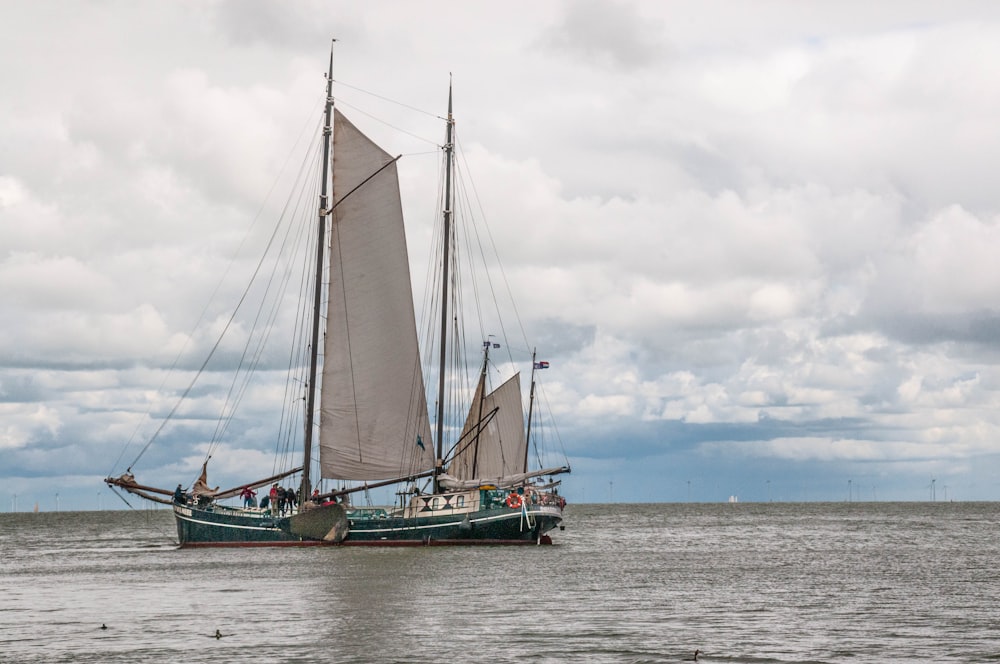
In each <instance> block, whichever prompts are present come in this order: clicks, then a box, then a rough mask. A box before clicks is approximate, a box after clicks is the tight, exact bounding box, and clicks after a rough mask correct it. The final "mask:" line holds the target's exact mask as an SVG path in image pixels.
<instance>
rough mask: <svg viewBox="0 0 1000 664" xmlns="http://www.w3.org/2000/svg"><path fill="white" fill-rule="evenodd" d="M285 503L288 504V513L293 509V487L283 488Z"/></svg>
mask: <svg viewBox="0 0 1000 664" xmlns="http://www.w3.org/2000/svg"><path fill="white" fill-rule="evenodd" d="M285 504H286V505H287V506H288V513H289V514H291V513H292V510H294V509H295V489H293V488H292V487H288V488H287V489H285Z"/></svg>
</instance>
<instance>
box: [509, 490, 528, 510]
mask: <svg viewBox="0 0 1000 664" xmlns="http://www.w3.org/2000/svg"><path fill="white" fill-rule="evenodd" d="M523 504H524V501H523V500H522V499H521V496H520V494H517V493H509V494H507V507H510V508H511V509H515V510H516V509H517V508H518V507H520V506H521V505H523Z"/></svg>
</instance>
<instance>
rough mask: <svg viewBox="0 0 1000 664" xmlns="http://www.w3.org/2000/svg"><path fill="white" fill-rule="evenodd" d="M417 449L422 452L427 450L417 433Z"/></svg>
mask: <svg viewBox="0 0 1000 664" xmlns="http://www.w3.org/2000/svg"><path fill="white" fill-rule="evenodd" d="M417 447H419V448H420V449H422V450H426V449H427V448H426V447H424V441H423V440H421V439H420V434H419V433H418V434H417Z"/></svg>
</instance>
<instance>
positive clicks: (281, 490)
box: [277, 486, 286, 516]
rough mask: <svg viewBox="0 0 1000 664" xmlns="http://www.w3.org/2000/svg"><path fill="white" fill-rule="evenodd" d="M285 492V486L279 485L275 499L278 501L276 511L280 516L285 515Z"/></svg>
mask: <svg viewBox="0 0 1000 664" xmlns="http://www.w3.org/2000/svg"><path fill="white" fill-rule="evenodd" d="M285 493H286V492H285V487H283V486H279V487H278V496H277V501H278V513H279V514H280V515H281V516H285Z"/></svg>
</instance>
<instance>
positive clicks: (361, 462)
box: [320, 109, 434, 480]
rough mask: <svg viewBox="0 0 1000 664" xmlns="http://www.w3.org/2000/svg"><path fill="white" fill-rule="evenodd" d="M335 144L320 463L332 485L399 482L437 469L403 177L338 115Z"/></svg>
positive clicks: (382, 153) (385, 155) (367, 140)
mask: <svg viewBox="0 0 1000 664" xmlns="http://www.w3.org/2000/svg"><path fill="white" fill-rule="evenodd" d="M333 142H334V156H333V191H334V208H333V212H332V223H331V226H332V231H331V242H330V289H329V304H328V309H327V325H326V341H325V345H324V348H325V356H324V360H323V383H322V393H321V404H320V466H321V470H322V474H323V477H326V478H330V479H347V480H377V479H391V478H395V477H401V476H403V475H407V474H411V473H416V472H420V471H424V470H429V469H431V468H432V467H433V466H434V449H433V447H434V446H433V445H432V441H431V434H430V426H429V424H428V415H427V401H426V397H425V395H424V382H423V374H422V371H421V367H420V355H419V349H418V345H417V330H416V320H415V317H414V313H413V296H412V291H411V287H410V271H409V262H408V259H407V252H406V237H405V233H404V229H403V211H402V205H401V203H400V197H399V179H398V176H397V173H396V165H395V163H393V159H392V157H391V156H390V155H389V154H388V153H386V152H385V151H384V150H382V149H381V148H380V147H379V146H378V145H376V144H375V143H373V142H372V141H371V140H370V139H369V138H368V137H367V136H365V135H364V134H362V133H361V132H360V131H359V130H358V129H357V128H356V127H355V126H354V125H353V124H351V122H350V121H348V120H347V119H346V118H345V117H344V116H343V115H342V114H341V113H340V112H339V111H336V109H335V111H334V124H333ZM387 164H388V165H387Z"/></svg>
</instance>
